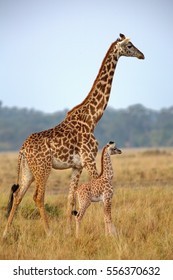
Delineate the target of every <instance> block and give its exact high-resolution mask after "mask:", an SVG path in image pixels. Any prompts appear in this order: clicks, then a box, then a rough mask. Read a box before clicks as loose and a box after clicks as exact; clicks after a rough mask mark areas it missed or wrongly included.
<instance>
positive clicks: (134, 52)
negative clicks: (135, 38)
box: [116, 33, 145, 59]
mask: <svg viewBox="0 0 173 280" xmlns="http://www.w3.org/2000/svg"><path fill="white" fill-rule="evenodd" d="M116 42H117V44H116V51H117V52H118V54H119V56H131V57H137V58H139V59H144V58H145V57H144V54H143V53H142V52H141V51H140V50H138V49H137V48H136V47H135V46H134V45H133V44H132V42H130V39H129V38H126V37H125V35H123V34H121V33H120V37H119V38H118V39H117V41H116Z"/></svg>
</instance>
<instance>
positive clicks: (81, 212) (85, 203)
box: [76, 197, 91, 238]
mask: <svg viewBox="0 0 173 280" xmlns="http://www.w3.org/2000/svg"><path fill="white" fill-rule="evenodd" d="M79 199H80V197H79ZM90 204H91V201H90V199H89V198H87V200H84V201H82V203H81V206H80V208H79V212H78V214H77V216H76V238H79V228H80V223H81V220H82V218H83V216H84V214H85V211H86V210H87V208H88V207H89V206H90Z"/></svg>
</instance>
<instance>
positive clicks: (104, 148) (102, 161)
mask: <svg viewBox="0 0 173 280" xmlns="http://www.w3.org/2000/svg"><path fill="white" fill-rule="evenodd" d="M106 148H107V146H105V147H104V148H103V151H102V155H101V172H100V175H99V177H100V176H101V175H102V174H103V157H104V153H105V150H106Z"/></svg>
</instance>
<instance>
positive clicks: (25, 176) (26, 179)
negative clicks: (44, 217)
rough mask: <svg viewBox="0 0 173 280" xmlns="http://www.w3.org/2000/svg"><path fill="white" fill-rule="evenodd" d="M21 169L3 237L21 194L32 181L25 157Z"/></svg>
mask: <svg viewBox="0 0 173 280" xmlns="http://www.w3.org/2000/svg"><path fill="white" fill-rule="evenodd" d="M21 170H22V176H21V182H20V186H19V188H18V189H17V191H16V192H14V193H13V204H12V208H11V211H10V213H9V217H8V220H7V224H6V227H5V230H4V233H3V238H5V237H6V235H7V232H8V229H9V227H10V225H11V223H12V221H13V218H14V214H15V212H16V210H17V208H18V206H19V204H20V202H21V201H22V198H23V196H24V195H25V193H26V191H27V189H28V188H29V186H30V185H31V183H32V182H33V181H34V176H33V174H32V172H31V170H30V168H29V166H28V164H27V162H26V160H25V159H23V162H22V169H21Z"/></svg>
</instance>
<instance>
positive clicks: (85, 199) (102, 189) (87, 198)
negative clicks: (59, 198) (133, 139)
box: [72, 142, 121, 238]
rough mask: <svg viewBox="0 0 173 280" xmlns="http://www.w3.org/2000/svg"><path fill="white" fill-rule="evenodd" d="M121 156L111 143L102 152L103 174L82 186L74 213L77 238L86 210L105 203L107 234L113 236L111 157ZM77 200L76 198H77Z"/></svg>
mask: <svg viewBox="0 0 173 280" xmlns="http://www.w3.org/2000/svg"><path fill="white" fill-rule="evenodd" d="M115 154H121V150H119V149H118V148H117V147H116V144H115V143H114V142H109V143H108V144H107V145H106V146H105V147H104V148H103V151H102V157H101V173H100V175H99V177H98V178H97V179H93V180H91V181H90V182H88V183H84V184H82V185H80V186H79V187H78V189H77V191H76V194H75V196H77V197H78V202H79V211H78V212H77V211H76V210H74V211H72V214H73V215H75V216H76V237H77V238H78V237H79V225H80V222H81V220H82V217H83V215H84V214H85V211H86V209H87V208H88V207H89V205H90V204H91V202H98V201H103V205H104V221H105V234H106V235H107V234H109V235H112V234H113V225H112V219H111V202H112V196H113V186H112V178H113V168H112V163H111V158H110V156H111V155H115ZM75 199H76V198H75Z"/></svg>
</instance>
